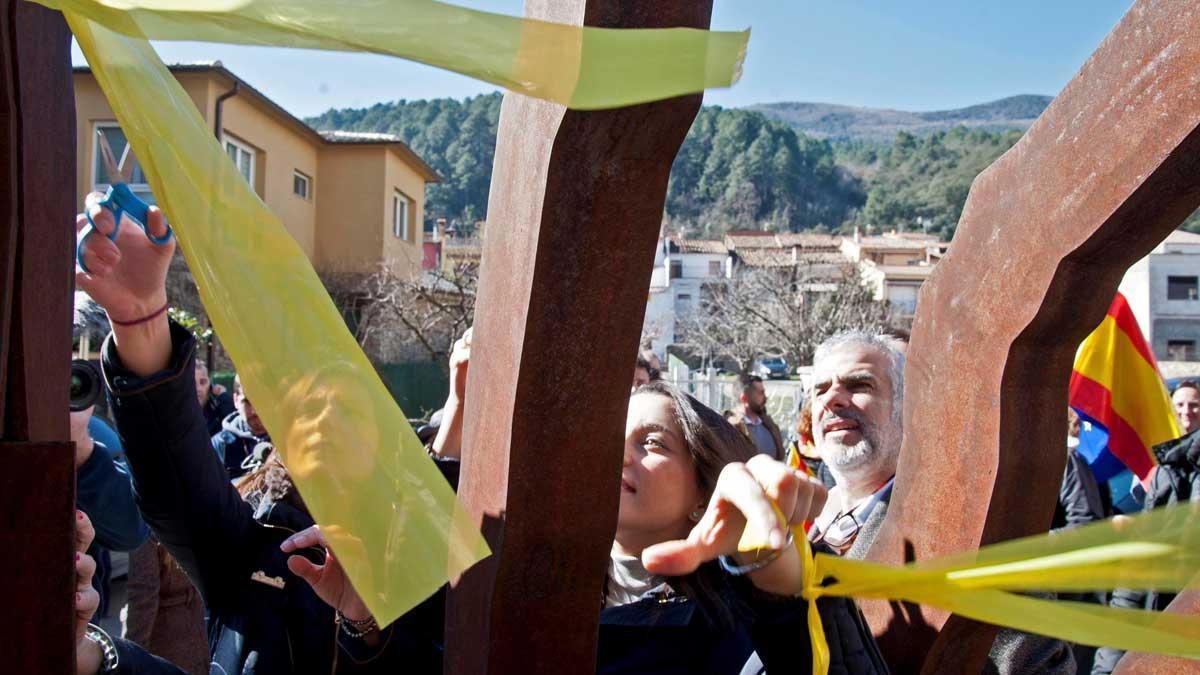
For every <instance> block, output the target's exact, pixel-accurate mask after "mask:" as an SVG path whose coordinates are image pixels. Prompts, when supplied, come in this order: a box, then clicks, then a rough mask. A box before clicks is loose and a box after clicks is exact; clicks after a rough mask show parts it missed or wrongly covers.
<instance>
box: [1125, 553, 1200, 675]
mask: <svg viewBox="0 0 1200 675" xmlns="http://www.w3.org/2000/svg"><path fill="white" fill-rule="evenodd" d="M1165 611H1167V612H1168V613H1171V614H1188V615H1191V616H1196V615H1200V576H1197V577H1196V578H1195V579H1194V580H1193V581H1192V584H1191V587H1190V588H1189V589H1188V590H1186V591H1184V592H1182V593H1180V594H1179V595H1177V596H1175V599H1174V600H1172V601H1171V604H1169V605H1167V609H1166V610H1165ZM1196 673H1200V661H1197V660H1196V659H1185V658H1182V657H1178V656H1162V655H1160V654H1145V653H1141V652H1127V653H1126V654H1125V656H1123V657H1121V660H1120V661H1119V662H1117V667H1116V669H1115V670H1113V675H1196Z"/></svg>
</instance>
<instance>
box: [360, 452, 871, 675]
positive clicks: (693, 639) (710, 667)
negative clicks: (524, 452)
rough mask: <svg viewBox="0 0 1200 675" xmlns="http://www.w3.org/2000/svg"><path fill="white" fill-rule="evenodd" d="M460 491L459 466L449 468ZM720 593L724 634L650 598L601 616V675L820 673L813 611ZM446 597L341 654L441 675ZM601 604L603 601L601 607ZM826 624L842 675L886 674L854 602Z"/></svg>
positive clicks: (677, 605) (690, 604) (743, 582)
mask: <svg viewBox="0 0 1200 675" xmlns="http://www.w3.org/2000/svg"><path fill="white" fill-rule="evenodd" d="M441 468H442V473H443V475H445V476H446V478H447V480H449V481H450V483H451V485H452V486H454V487H455V489H457V485H458V470H457V469H458V467H457V465H456V464H451V463H447V464H444V465H442V466H441ZM723 582H724V584H725V585H724V587H723V588H721V589H719V595H720V598H721V601H722V602H723V604H724V605H725V606H726V607H727V608H729V609H730V611H731V613H732V619H733V625H732V626H731V627H726V626H723V625H719V624H718V623H717V620H714V619H710V617H709V615H708V614H706V613H705V612H704V611H703V610H701V609H700V607H699V605H698V603H697V602H695V601H693V600H691V599H688V598H686V597H683V596H679V595H671V596H662V597H651V598H644V599H642V600H639V601H637V602H634V603H630V604H627V605H621V606H618V607H609V608H606V609H603V610H601V612H600V634H599V640H598V644H597V656H596V672H597V673H600V674H602V675H618V674H622V675H623V674H629V675H633V674H635V673H637V674H641V673H655V674H658V673H666V674H668V675H669V674H675V673H678V674H679V675H691V674H697V675H703V674H705V673H710V674H712V675H742V674H745V675H757V674H759V673H761V672H763V668H764V664H765V667H766V668H768V669H769V670H770V672H783V673H806V672H808V671H809V668H810V667H811V664H812V652H811V647H810V643H809V641H808V623H807V609H808V605H807V603H805V602H803V601H799V600H791V599H787V598H779V597H776V596H768V595H766V594H764V593H761V592H759V591H758V590H757V589H755V588H754V586H753V585H752V584H751V583H750V582H749V581H748V580H747V579H745V578H733V577H728V576H723ZM444 593H445V588H444V587H443V589H442V590H439V591H438V593H437V594H435V595H434V596H433V598H431V599H430V600H429V601H426V602H425V603H424V604H422V605H421V606H420V607H418V608H417V609H416V610H414V611H412V612H409V613H408V614H405V615H404V616H403V617H401V618H400V619H399V620H397V621H396V622H395V623H393V624H392V625H390V626H388V627H386V628H384V629H383V633H382V635H381V638H380V640H379V646H378V647H370V646H368V645H366V644H365V643H364V642H363V641H361V640H356V639H353V638H350V637H348V636H347V635H346V634H345V633H342V634H340V635H339V642H340V644H341V648H342V649H341V654H342V655H343V657H348V659H349V660H351V661H353V662H354V663H356V664H357V665H358V666H359V668H361V670H360V671H357V672H362V673H371V674H374V673H379V674H380V675H382V674H384V673H396V672H406V673H441V672H442V644H443V642H442V627H443V625H444V623H445V621H444V613H443V607H444V597H445V596H444ZM599 600H600V599H599V598H597V601H599ZM818 607H819V608H820V611H821V619H822V625H823V626H824V628H825V635H826V640H827V642H828V644H829V651H830V669H829V672H830V673H832V674H834V675H851V674H855V675H857V674H859V673H862V674H864V675H870V674H872V673H887V672H888V669H887V665H886V664H885V663H884V661H883V657H882V656H881V655H880V653H879V649H878V647H877V646H876V645H875V640H874V638H873V637H872V636H871V631H870V629H869V628H868V627H867V625H866V621H865V620H864V619H863V617H862V614H861V613H860V612H859V611H858V607H857V606H856V605H855V604H854V602H853V601H851V600H848V599H845V598H821V599H820V600H819V601H818Z"/></svg>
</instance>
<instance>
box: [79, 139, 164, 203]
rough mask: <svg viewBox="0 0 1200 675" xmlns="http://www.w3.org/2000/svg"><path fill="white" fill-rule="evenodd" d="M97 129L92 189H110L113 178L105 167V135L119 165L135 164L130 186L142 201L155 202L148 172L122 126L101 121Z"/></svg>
mask: <svg viewBox="0 0 1200 675" xmlns="http://www.w3.org/2000/svg"><path fill="white" fill-rule="evenodd" d="M96 131H98V132H99V134H96V135H93V136H92V190H94V191H96V192H104V191H105V190H107V189H108V186H109V181H110V180H112V179H111V178H110V177H109V175H108V171H107V170H106V169H105V168H104V155H103V154H102V153H101V151H100V138H99V136H100V135H103V136H104V140H106V141H108V147H109V149H110V150H112V153H113V159H115V160H116V161H117V164H118V166H120V167H121V168H122V169H124V168H127V167H129V166H130V164H131V163H132V165H133V171H132V173H131V175H130V180H129V188H130V189H131V190H133V193H134V194H135V195H137V196H138V197H139V198H141V200H142V201H144V202H146V203H147V204H153V203H154V196H153V195H151V194H150V186H149V185H148V184H147V181H146V174H145V173H144V172H143V171H142V166H141V164H139V163H138V161H137V157H136V156H134V154H133V150H132V148H131V147H130V146H129V141H128V139H126V138H125V132H124V131H122V130H121V127H119V126H117V123H116V122H100V123H98V124H96ZM114 178H115V177H114Z"/></svg>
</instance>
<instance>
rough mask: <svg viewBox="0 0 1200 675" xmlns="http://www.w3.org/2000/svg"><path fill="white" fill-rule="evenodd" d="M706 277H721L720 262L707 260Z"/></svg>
mask: <svg viewBox="0 0 1200 675" xmlns="http://www.w3.org/2000/svg"><path fill="white" fill-rule="evenodd" d="M708 276H710V277H719V276H721V261H720V260H709V261H708Z"/></svg>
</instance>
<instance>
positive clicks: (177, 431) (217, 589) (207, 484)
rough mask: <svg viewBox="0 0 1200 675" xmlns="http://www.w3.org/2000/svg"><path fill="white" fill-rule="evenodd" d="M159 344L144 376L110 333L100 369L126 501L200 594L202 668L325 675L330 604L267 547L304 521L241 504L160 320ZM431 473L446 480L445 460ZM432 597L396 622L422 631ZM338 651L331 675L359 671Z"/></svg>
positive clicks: (180, 348) (178, 349)
mask: <svg viewBox="0 0 1200 675" xmlns="http://www.w3.org/2000/svg"><path fill="white" fill-rule="evenodd" d="M171 341H172V354H171V359H170V362H169V364H168V366H167V368H166V369H165V370H163V371H161V372H159V373H155V374H153V375H151V376H149V377H145V378H138V377H135V376H133V375H132V374H131V373H129V372H128V371H126V370H125V369H124V368H123V366H122V365H121V362H120V359H119V357H118V355H117V353H116V350H115V349H114V348H113V345H112V340H111V338H110V339H109V340H108V341H106V342H105V344H104V347H103V349H102V360H101V364H102V369H103V372H104V378H105V380H106V383H107V385H108V389H109V392H110V398H111V403H112V409H113V413H114V415H115V417H116V422H117V427H118V429H119V430H120V431H121V434H122V437H123V439H124V441H125V452H126V456H127V458H128V461H129V469H130V472H131V474H132V476H133V490H134V496H135V499H136V501H137V505H138V507H139V509H140V510H141V511H142V514H143V517H144V518H145V520H146V522H147V523H148V524H149V525H150V528H151V529H152V530H153V531H154V534H155V536H156V537H157V539H158V540H159V541H160V542H162V543H163V545H165V546H166V547H167V549H168V550H169V551H170V553H171V555H172V556H173V557H174V558H175V560H176V561H177V562H178V563H179V564H180V566H182V567H183V569H184V571H186V572H187V574H188V577H189V578H190V579H191V580H192V583H194V584H195V585H196V588H197V590H199V591H200V594H201V596H202V597H203V598H204V602H205V605H206V607H207V609H208V614H209V616H208V633H209V649H210V651H211V653H212V658H213V662H214V666H213V672H221V673H228V674H229V675H236V674H241V675H252V674H254V673H259V674H265V675H277V674H278V675H286V674H287V673H331V672H333V670H334V663H335V653H336V652H337V642H336V640H337V627H336V624H335V623H334V612H333V609H332V608H330V607H329V606H328V605H326V604H325V603H324V602H323V601H322V600H321V599H320V598H318V597H317V596H316V594H315V593H314V592H313V591H312V588H311V587H310V586H309V585H308V584H307V583H306V582H305V581H304V580H303V579H300V578H299V577H297V576H295V575H293V574H292V573H291V572H290V571H289V570H288V569H287V558H288V555H287V554H284V553H283V552H282V551H280V550H279V545H280V544H281V543H283V540H284V539H286V538H287V537H288V536H290V535H291V534H292V533H294V532H297V531H299V530H301V529H304V528H306V527H308V526H310V525H312V524H313V521H312V518H311V517H310V516H309V515H308V514H307V513H306V512H304V511H302V510H300V509H298V508H295V507H293V506H291V505H290V504H289V503H288V502H286V501H274V502H272V501H267V500H259V501H258V503H257V504H256V505H255V506H252V505H251V504H250V503H248V502H247V501H245V500H243V499H242V497H241V496H240V495H239V494H238V492H237V490H235V489H234V487H233V485H232V484H231V483H230V480H229V477H228V475H227V473H226V471H225V468H224V467H223V466H222V463H221V461H220V459H219V458H218V457H217V455H216V453H214V452H213V450H212V445H211V443H210V438H209V435H208V430H207V428H206V423H205V419H204V415H203V413H202V412H201V410H200V405H199V402H198V401H197V400H196V388H195V385H194V378H195V369H194V366H193V363H192V358H193V353H194V349H195V347H194V339H193V337H192V335H191V333H190V332H188V331H187V330H186V329H184V328H182V327H180V326H179V325H177V324H175V323H174V322H171ZM438 466H439V467H440V468H441V469H442V471H443V474H446V475H447V476H448V478H449V479H450V480H452V481H456V480H457V462H448V461H440V462H438ZM304 553H305V555H308V556H310V557H314V558H315V557H319V556H320V555H321V552H320V551H317V550H311V551H306V552H304ZM279 586H282V588H279ZM440 601H441V596H440V594H439V595H435V596H434V597H433V598H430V599H429V600H427V601H426V602H425V603H422V604H421V605H419V606H418V607H417V608H416V609H414V610H413V611H412V612H409V614H408V615H405V617H404V618H403V619H402V620H401V622H398V623H402V628H404V627H406V626H407V624H403V622H404V621H408V622H411V624H412V625H414V626H424V624H423V621H425V620H427V617H429V616H431V615H432V614H433V613H436V614H437V616H440V612H441V604H440ZM440 626H441V624H440V623H439V624H438V629H439V631H440ZM396 633H397V636H396V641H397V642H398V643H399V642H403V641H404V640H411V641H415V642H418V643H419V642H420V641H421V639H422V637H423V636H422V634H421V633H420V631H415V632H414V636H411V637H410V636H408V635H407V634H403V631H396ZM348 656H349V655H347V654H343V655H341V656H340V657H338V658H337V660H336V663H337V672H339V673H356V672H359V671H360V670H361V668H360V667H358V665H357V664H356V662H355V659H354V658H348ZM439 659H440V656H439ZM218 666H219V668H220V670H218V669H217V668H218ZM406 667H407V666H406ZM148 672H155V671H148ZM412 672H426V671H424V670H414V671H412ZM439 672H440V670H439Z"/></svg>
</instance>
